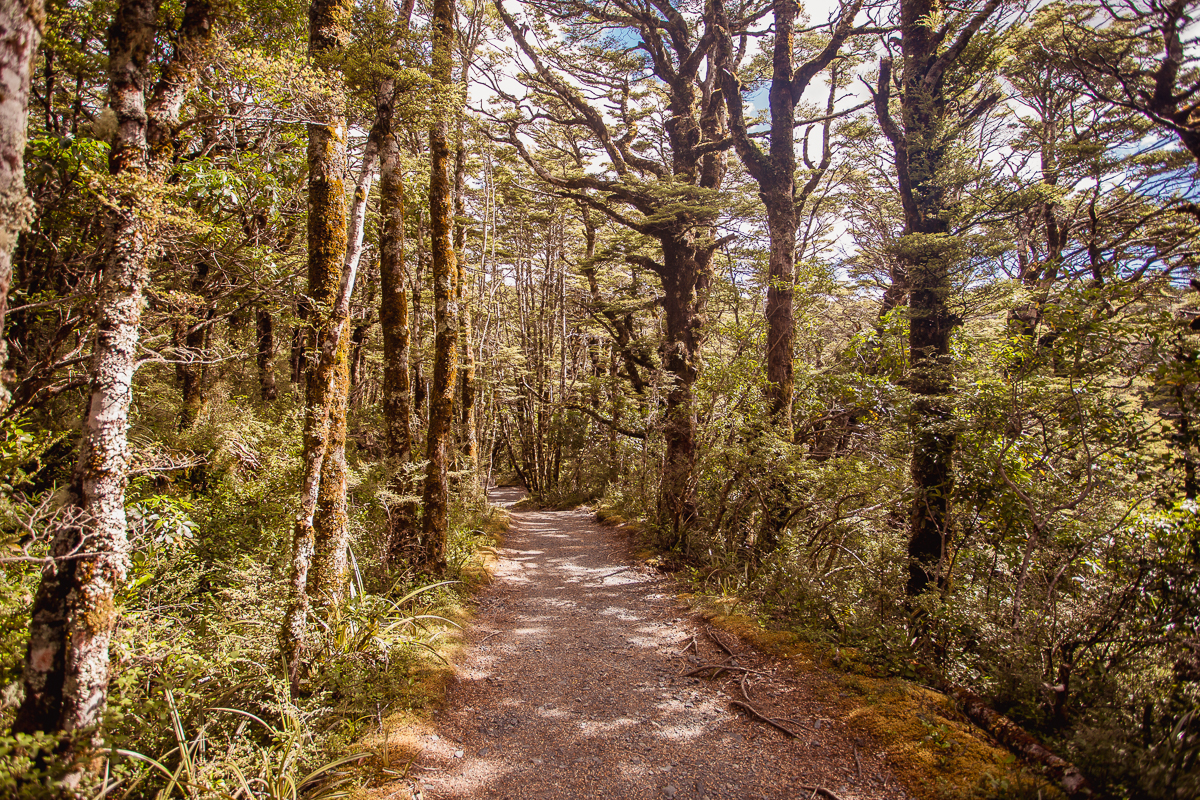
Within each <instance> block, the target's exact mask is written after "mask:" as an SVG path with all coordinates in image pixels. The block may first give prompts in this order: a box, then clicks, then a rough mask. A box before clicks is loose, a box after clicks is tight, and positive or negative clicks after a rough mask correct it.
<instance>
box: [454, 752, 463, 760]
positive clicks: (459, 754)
mask: <svg viewBox="0 0 1200 800" xmlns="http://www.w3.org/2000/svg"><path fill="white" fill-rule="evenodd" d="M454 757H455V758H462V757H463V751H462V750H455V751H454Z"/></svg>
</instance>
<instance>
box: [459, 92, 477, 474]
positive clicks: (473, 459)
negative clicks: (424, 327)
mask: <svg viewBox="0 0 1200 800" xmlns="http://www.w3.org/2000/svg"><path fill="white" fill-rule="evenodd" d="M464 91H465V89H464ZM462 137H463V125H462V116H461V115H459V124H458V139H459V141H458V150H457V151H456V152H455V154H454V219H455V221H454V249H455V251H456V252H457V253H458V254H459V255H460V256H461V254H462V252H463V245H464V244H465V241H466V227H465V225H464V224H463V217H464V215H465V214H466V202H465V198H464V193H465V191H466V186H465V183H466V181H465V177H466V171H467V170H466V167H467V156H466V150H465V148H464V146H463V141H462ZM456 265H457V276H456V277H457V279H456V281H455V291H454V294H455V300H456V301H457V303H458V342H459V344H458V347H459V350H460V352H461V353H462V358H461V360H460V362H459V367H458V370H459V381H458V384H459V402H460V405H459V412H460V415H459V421H458V422H459V432H458V441H459V452H460V454H461V455H462V462H463V463H462V464H461V466H460V469H462V470H463V471H466V472H467V473H468V475H469V477H468V478H467V486H466V488H467V490H468V493H470V494H474V493H475V492H477V491H478V489H479V475H478V467H479V463H478V462H479V456H478V454H477V452H476V449H477V447H478V443H477V438H478V437H477V434H476V431H475V353H474V351H473V350H472V348H471V325H472V321H471V299H470V296H469V295H468V291H469V286H468V284H467V274H466V270H465V269H464V265H463V260H462V258H457V259H456Z"/></svg>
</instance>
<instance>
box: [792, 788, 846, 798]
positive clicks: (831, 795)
mask: <svg viewBox="0 0 1200 800" xmlns="http://www.w3.org/2000/svg"><path fill="white" fill-rule="evenodd" d="M800 790H801V791H804V792H808V791H811V792H812V794H810V795H809V796H808V800H812V799H813V798H814V797H816V796H817V795H818V794H823V795H825V796H826V797H828V798H829V800H842V798H841V797H838V795H837V794H836V793H835V792H834V791H833V790H832V789H826V788H825V787H824V786H804V785H801V786H800Z"/></svg>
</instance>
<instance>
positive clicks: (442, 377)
mask: <svg viewBox="0 0 1200 800" xmlns="http://www.w3.org/2000/svg"><path fill="white" fill-rule="evenodd" d="M454 17H455V3H454V0H434V4H433V62H432V67H431V76H432V78H433V82H434V85H435V87H436V88H437V89H438V90H439V96H438V97H437V98H436V99H435V101H434V103H435V108H434V122H433V125H432V127H431V128H430V129H429V154H430V159H429V221H430V229H431V231H432V234H433V238H432V257H433V258H432V270H431V276H430V277H431V278H432V280H433V327H434V361H433V375H432V380H433V388H432V390H431V400H430V406H429V434H428V439H427V442H426V448H425V457H426V458H427V459H428V461H429V466H428V468H427V470H426V473H425V488H424V492H423V494H422V500H423V502H424V517H423V518H422V525H421V532H422V537H423V539H424V541H423V545H424V557H423V560H424V563H425V566H426V568H427V569H429V570H430V571H431V572H434V573H440V572H441V571H442V570H444V569H445V567H446V534H447V531H448V526H449V519H448V513H449V506H450V489H449V483H448V480H447V472H448V469H449V464H448V461H447V452H446V451H447V445H448V442H449V438H450V431H451V428H452V425H453V420H454V383H455V378H456V377H457V364H458V325H459V320H458V313H457V308H456V303H455V297H456V291H455V283H456V276H457V272H458V269H457V261H456V255H455V252H454V240H453V237H454V216H453V202H454V201H453V186H454V179H453V176H452V172H451V170H452V169H453V160H452V159H451V156H450V130H451V128H450V126H451V122H452V120H453V119H454V117H455V115H456V114H458V113H460V110H461V102H460V101H459V100H458V99H457V98H456V95H457V92H456V91H455V89H456V88H457V87H456V86H455V84H454V74H453V73H454V58H453V53H454Z"/></svg>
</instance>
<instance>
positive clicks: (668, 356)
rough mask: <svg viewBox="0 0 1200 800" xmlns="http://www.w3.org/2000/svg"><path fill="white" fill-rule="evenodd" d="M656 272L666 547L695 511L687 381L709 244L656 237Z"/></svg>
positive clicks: (696, 365) (695, 356)
mask: <svg viewBox="0 0 1200 800" xmlns="http://www.w3.org/2000/svg"><path fill="white" fill-rule="evenodd" d="M662 247H663V262H664V264H663V265H662V266H661V267H660V266H659V265H657V264H654V263H653V262H650V261H649V260H647V261H646V262H645V263H646V265H647V266H648V267H650V268H651V269H654V270H655V271H657V272H658V274H659V277H660V278H661V279H662V286H663V311H664V317H665V319H666V331H665V333H664V335H663V343H662V348H661V353H662V364H663V369H664V370H665V371H666V372H667V374H668V376H669V377H670V381H671V384H670V388H669V389H668V391H667V407H666V410H665V412H664V414H663V438H664V440H665V444H666V452H665V454H664V456H663V468H662V484H661V488H660V491H659V499H658V511H659V518H660V520H661V521H662V523H663V525H664V528H665V530H666V533H667V538H666V539H665V540H664V541H663V542H662V544H663V545H664V546H666V547H677V546H681V545H685V544H686V531H687V528H688V527H689V526H690V525H691V524H692V523H693V522H694V520H695V516H696V498H695V493H696V487H695V482H694V478H693V472H694V470H695V466H696V409H695V402H694V396H693V387H694V386H695V383H696V379H697V378H698V377H699V375H700V346H701V344H702V343H703V329H704V310H705V306H706V305H707V300H708V289H709V285H710V284H711V282H712V273H711V270H710V267H709V263H710V261H711V260H712V248H711V247H704V246H700V247H698V246H697V245H696V244H695V243H693V242H690V241H687V240H679V239H667V240H663V241H662Z"/></svg>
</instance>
